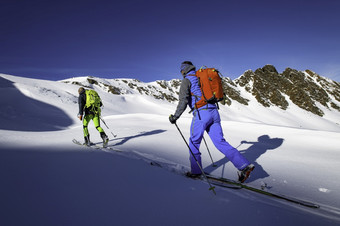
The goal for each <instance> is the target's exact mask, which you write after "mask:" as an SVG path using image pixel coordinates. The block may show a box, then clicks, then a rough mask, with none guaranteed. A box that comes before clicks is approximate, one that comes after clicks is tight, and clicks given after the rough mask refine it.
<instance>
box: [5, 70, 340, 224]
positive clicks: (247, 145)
mask: <svg viewBox="0 0 340 226" xmlns="http://www.w3.org/2000/svg"><path fill="white" fill-rule="evenodd" d="M0 76H1V77H0V94H1V95H2V96H3V97H6V98H2V99H1V106H2V107H1V110H0V144H1V148H0V172H1V173H0V178H1V186H0V191H1V204H0V206H1V211H0V224H1V225H246V224H251V225H273V224H275V225H340V204H339V203H340V191H339V185H340V182H339V179H340V176H339V173H338V171H337V168H336V167H338V166H339V164H340V151H339V146H340V131H339V130H338V131H337V130H336V127H335V126H334V124H335V123H334V124H331V123H329V122H328V121H327V122H326V121H325V120H324V119H321V120H320V119H318V118H316V119H315V120H319V121H318V122H320V123H319V124H318V125H316V126H314V125H313V123H311V124H308V125H307V124H304V125H300V118H303V117H311V116H310V115H303V114H304V113H301V112H300V111H299V110H298V109H296V112H295V114H294V115H290V114H291V113H289V114H284V113H283V112H279V113H278V114H277V115H272V116H271V117H272V121H273V123H272V124H271V123H266V124H264V123H261V122H259V121H256V117H254V116H253V113H254V112H256V114H261V111H263V114H266V115H268V116H269V115H270V114H269V113H268V110H267V109H264V110H261V108H259V107H258V106H257V105H255V104H254V106H252V105H250V106H249V108H248V109H241V106H237V105H234V106H233V107H230V108H225V109H221V110H220V113H221V115H222V119H223V121H222V126H223V128H224V135H225V138H226V139H227V140H228V141H229V142H230V143H231V144H232V145H234V146H235V147H238V149H239V151H241V152H242V153H243V154H244V155H245V156H246V157H247V158H248V159H249V160H250V161H252V162H254V164H255V165H256V168H255V171H254V173H253V174H252V176H251V178H250V179H249V181H247V183H248V184H250V185H252V186H255V187H261V185H262V186H263V185H265V184H266V185H267V186H266V189H267V190H268V191H271V192H277V193H281V194H286V195H289V196H293V197H298V198H300V199H304V200H308V201H312V202H315V203H318V204H319V205H320V206H321V208H320V209H310V208H307V207H303V206H298V205H296V204H292V203H289V202H286V201H281V200H277V199H273V198H270V197H267V196H263V195H261V194H256V193H253V192H250V191H245V190H231V189H223V188H216V192H217V195H216V196H215V195H214V194H213V193H212V192H211V191H209V190H208V188H209V186H208V184H207V183H205V182H202V181H197V180H191V179H188V178H185V177H183V176H181V175H179V174H178V173H175V172H174V171H176V172H185V171H186V170H188V169H189V161H188V157H189V153H188V151H187V148H186V146H185V143H184V141H183V140H182V138H181V136H180V135H179V133H178V131H177V129H176V127H175V126H173V125H171V124H170V123H169V122H168V116H169V115H170V114H171V113H174V111H175V108H176V105H175V104H170V103H168V102H164V101H161V100H155V99H153V98H151V97H147V96H142V95H137V94H125V95H121V96H118V95H112V94H109V93H105V92H103V91H102V90H98V92H99V94H100V96H101V97H102V99H103V102H104V105H105V107H104V109H103V118H104V120H105V122H106V123H107V125H108V126H109V128H110V130H109V129H107V128H106V127H105V126H104V125H103V128H104V130H105V131H107V133H108V135H109V136H110V143H109V145H110V147H112V148H114V149H118V150H120V151H121V152H116V151H113V150H108V149H105V150H95V149H90V148H86V147H82V146H77V145H75V144H73V143H72V141H71V140H72V139H73V138H76V139H78V140H82V124H81V122H80V121H79V119H77V117H76V115H77V111H78V105H77V90H78V86H77V85H71V84H65V83H62V82H54V81H45V80H36V79H27V78H21V77H15V76H10V75H3V74H2V75H0ZM255 108H256V109H255ZM293 111H294V110H292V111H291V112H293ZM282 115H285V118H282V117H280V116H282ZM313 117H314V116H313ZM233 118H235V120H233ZM252 118H253V120H252ZM190 120H191V116H190V115H189V114H186V113H185V114H184V115H183V117H182V118H180V119H179V120H178V125H179V127H180V129H181V130H182V132H183V134H184V136H185V137H186V138H188V137H189V126H190ZM275 122H277V123H275ZM285 122H287V123H286V124H285ZM304 122H306V121H304ZM322 122H324V123H322ZM293 123H295V125H296V126H292V125H293ZM321 124H322V125H321ZM320 125H321V126H320ZM300 126H301V127H300ZM89 129H90V134H91V138H92V141H93V142H100V137H99V134H98V132H97V131H96V130H95V128H94V127H93V124H92V123H91V124H90V126H89ZM110 131H111V132H113V133H115V134H117V135H118V136H117V137H116V138H114V137H113V136H112V135H111V134H110ZM206 138H207V139H206V140H207V143H208V147H209V149H210V151H211V154H212V158H213V160H214V161H215V162H216V164H217V165H218V167H216V168H214V167H212V163H211V160H210V157H209V155H208V153H207V151H206V148H205V145H204V144H202V146H201V152H202V157H203V166H204V168H205V171H206V172H209V173H211V174H213V175H217V176H224V177H227V178H231V179H236V177H237V176H236V169H235V168H234V167H233V166H232V164H231V163H230V162H229V161H228V160H227V159H225V158H223V155H222V154H221V153H220V152H218V151H217V150H216V149H215V148H214V146H213V144H212V143H211V142H210V139H209V138H208V137H206ZM152 160H153V161H158V162H161V163H162V164H163V165H164V168H159V167H155V166H151V165H150V164H149V162H150V161H152Z"/></svg>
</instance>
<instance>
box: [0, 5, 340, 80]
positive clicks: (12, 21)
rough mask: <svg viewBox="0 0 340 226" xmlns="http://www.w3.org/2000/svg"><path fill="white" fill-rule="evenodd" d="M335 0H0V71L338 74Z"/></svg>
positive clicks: (147, 76) (154, 76)
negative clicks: (191, 67) (185, 66)
mask: <svg viewBox="0 0 340 226" xmlns="http://www.w3.org/2000/svg"><path fill="white" fill-rule="evenodd" d="M339 12H340V1H339V0H320V1H315V0H306V1H305V0H294V1H291V0H285V1H272V0H271V1H261V0H256V1H255V0H244V1H236V0H235V1H228V0H221V1H215V0H208V1H206V0H204V1H202V0H196V1H185V0H180V1H179V0H171V1H170V0H169V1H162V0H155V1H148V0H140V1H138V0H135V1H132V0H122V1H99V0H81V1H72V0H68V1H64V0H58V1H46V0H44V1H43V0H41V1H35V0H23V1H16V0H10V1H9V0H2V1H1V3H0V30H1V34H0V73H7V74H12V75H18V76H24V77H33V78H41V79H49V80H59V79H64V78H69V77H75V76H87V75H92V76H97V77H103V78H122V77H124V78H136V79H139V80H141V81H144V82H149V81H154V80H159V79H166V80H169V79H173V78H181V75H180V73H179V64H180V63H181V62H182V61H184V60H191V61H192V62H193V63H194V64H195V65H196V66H197V67H199V66H202V65H207V66H212V67H217V68H218V69H220V71H221V72H222V73H223V75H224V76H227V77H230V78H232V79H234V78H236V77H239V76H240V75H241V74H243V73H244V71H246V70H248V69H252V70H256V69H257V68H260V67H263V66H264V65H266V64H272V65H274V66H275V67H276V68H277V70H278V71H279V72H282V71H283V70H284V69H285V68H286V67H291V68H294V69H298V70H305V69H311V70H313V71H315V72H316V73H318V74H320V75H323V76H326V77H329V78H331V79H333V80H336V81H340V45H339V44H340V13H339Z"/></svg>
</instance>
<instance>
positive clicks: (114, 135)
mask: <svg viewBox="0 0 340 226" xmlns="http://www.w3.org/2000/svg"><path fill="white" fill-rule="evenodd" d="M100 120H102V122H103V123H104V125H105V126H106V128H108V129H109V130H110V128H109V127H108V126H107V125H106V122H105V121H104V119H102V117H100ZM110 132H111V130H110ZM111 134H112V136H113V137H116V136H117V135H116V134H113V133H112V132H111Z"/></svg>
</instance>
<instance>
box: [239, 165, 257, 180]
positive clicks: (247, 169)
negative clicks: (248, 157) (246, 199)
mask: <svg viewBox="0 0 340 226" xmlns="http://www.w3.org/2000/svg"><path fill="white" fill-rule="evenodd" d="M254 168H255V166H254V165H253V164H249V165H248V166H246V167H245V168H244V169H243V170H240V171H238V172H237V173H238V181H239V182H240V183H243V182H245V181H246V180H247V179H248V177H249V175H250V173H251V171H253V170H254Z"/></svg>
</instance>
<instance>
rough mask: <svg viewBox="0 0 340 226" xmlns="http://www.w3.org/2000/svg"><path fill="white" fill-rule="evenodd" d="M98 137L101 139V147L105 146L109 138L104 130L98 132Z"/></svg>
mask: <svg viewBox="0 0 340 226" xmlns="http://www.w3.org/2000/svg"><path fill="white" fill-rule="evenodd" d="M100 137H101V138H102V139H103V147H104V148H105V147H106V146H107V143H108V142H109V138H108V137H107V135H106V134H105V133H104V132H102V133H100Z"/></svg>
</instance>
